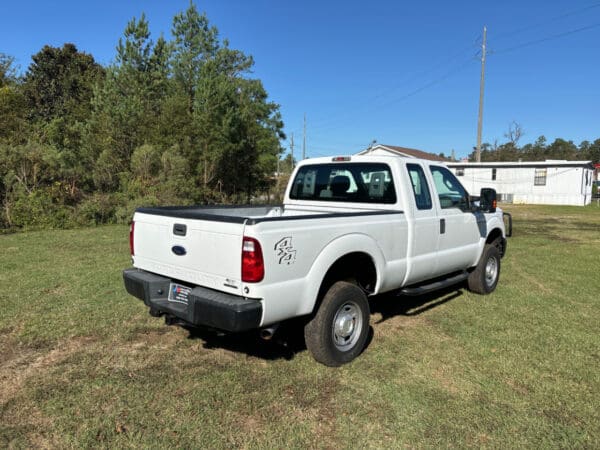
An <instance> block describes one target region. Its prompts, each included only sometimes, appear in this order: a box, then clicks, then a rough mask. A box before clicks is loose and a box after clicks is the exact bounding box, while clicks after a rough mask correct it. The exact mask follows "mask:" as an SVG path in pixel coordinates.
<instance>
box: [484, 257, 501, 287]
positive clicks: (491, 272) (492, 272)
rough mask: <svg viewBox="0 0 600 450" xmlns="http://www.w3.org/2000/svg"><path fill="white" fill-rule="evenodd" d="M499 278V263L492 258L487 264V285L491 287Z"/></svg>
mask: <svg viewBox="0 0 600 450" xmlns="http://www.w3.org/2000/svg"><path fill="white" fill-rule="evenodd" d="M497 276H498V261H496V258H490V259H488V260H487V263H486V264H485V284H487V285H488V286H491V285H493V284H494V282H495V281H496V277H497Z"/></svg>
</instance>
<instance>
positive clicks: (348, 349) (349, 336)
mask: <svg viewBox="0 0 600 450" xmlns="http://www.w3.org/2000/svg"><path fill="white" fill-rule="evenodd" d="M369 315H370V312H369V302H368V300H367V297H366V295H365V293H364V292H363V291H362V289H360V288H359V287H358V286H356V285H354V284H352V283H348V282H346V281H338V282H337V283H335V284H333V285H332V286H331V288H329V290H328V291H327V293H326V294H325V297H324V298H323V302H322V303H321V305H320V306H319V309H318V310H317V313H316V314H315V315H314V317H313V318H312V319H311V320H310V322H308V323H307V324H306V326H305V327H304V339H305V341H306V346H307V348H308V350H309V351H310V352H311V353H312V355H313V357H314V358H315V359H316V360H317V361H319V362H320V363H322V364H325V365H326V366H331V367H337V366H341V365H342V364H345V363H348V362H350V361H352V360H353V359H354V358H356V357H357V356H358V355H359V354H360V353H361V352H362V350H363V348H364V346H365V342H366V340H367V336H368V332H369Z"/></svg>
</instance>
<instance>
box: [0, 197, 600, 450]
mask: <svg viewBox="0 0 600 450" xmlns="http://www.w3.org/2000/svg"><path fill="white" fill-rule="evenodd" d="M509 211H510V212H512V213H513V216H514V237H513V238H512V239H510V241H509V246H508V254H507V256H506V258H505V259H504V260H503V266H502V274H501V279H500V284H499V286H498V289H497V290H496V292H495V293H494V294H492V295H490V296H487V297H480V296H477V295H473V294H471V293H469V292H467V291H466V290H464V289H454V290H450V291H446V292H444V293H442V294H437V295H435V296H429V297H427V298H418V299H414V298H409V299H403V298H395V297H393V296H384V297H380V298H376V299H374V300H373V301H372V310H373V314H372V316H371V326H372V328H373V338H372V340H371V341H370V343H369V345H368V347H367V348H366V350H365V352H364V353H363V355H361V356H360V357H359V358H358V359H357V360H356V361H354V362H353V363H352V364H349V365H346V366H343V367H341V368H338V369H331V368H327V367H324V366H322V365H319V364H317V363H315V362H314V361H313V360H312V358H311V357H310V355H309V354H308V352H307V351H306V350H305V349H304V348H303V347H302V345H301V343H300V342H299V338H300V337H301V336H300V334H299V333H294V332H293V331H292V330H288V331H286V330H283V331H282V333H283V337H284V338H285V337H286V336H288V340H289V342H288V345H287V346H285V345H283V344H282V343H279V342H263V341H260V340H259V339H258V338H257V337H256V336H255V335H254V334H247V335H237V336H227V337H218V336H214V335H211V334H206V333H196V334H190V333H189V332H188V331H186V330H184V329H182V328H178V327H167V326H165V325H164V324H163V321H162V320H161V319H155V318H152V317H150V316H149V315H148V313H147V311H146V308H145V307H144V305H143V304H142V302H140V301H138V300H136V299H134V298H133V297H130V296H129V295H127V293H126V292H125V290H124V288H123V283H122V278H121V270H122V269H123V268H126V267H128V266H129V265H130V259H129V254H128V241H127V240H128V235H127V228H126V227H122V226H106V227H98V228H87V229H80V230H67V231H40V232H27V233H19V234H12V235H2V236H0V306H1V310H0V447H2V448H6V447H8V448H22V447H52V448H56V447H60V448H63V447H92V446H93V447H111V448H112V447H135V448H140V447H143V448H159V447H166V446H175V447H188V448H232V447H242V448H254V447H265V448H267V447H271V448H272V447H277V448H284V447H294V448H305V447H319V448H360V447H374V448H381V447H387V448H392V447H393V448H398V447H409V448H413V447H414V448H424V447H440V446H441V447H495V448H500V447H502V448H505V447H509V448H515V447H527V448H540V447H560V448H565V447H579V448H599V447H600V408H599V405H600V334H599V332H600V208H598V207H596V205H595V204H594V205H592V206H590V207H586V208H578V207H532V206H511V207H510V208H509ZM294 336H296V339H293V337H294Z"/></svg>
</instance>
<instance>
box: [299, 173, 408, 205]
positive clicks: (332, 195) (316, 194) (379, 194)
mask: <svg viewBox="0 0 600 450" xmlns="http://www.w3.org/2000/svg"><path fill="white" fill-rule="evenodd" d="M290 198H291V199H293V200H312V201H324V202H356V203H385V204H393V203H396V191H395V189H394V180H393V178H392V172H391V170H390V168H389V166H388V165H387V164H382V163H335V164H314V165H306V166H302V167H301V168H300V169H299V170H298V172H297V173H296V177H295V178H294V183H293V184H292V189H291V192H290Z"/></svg>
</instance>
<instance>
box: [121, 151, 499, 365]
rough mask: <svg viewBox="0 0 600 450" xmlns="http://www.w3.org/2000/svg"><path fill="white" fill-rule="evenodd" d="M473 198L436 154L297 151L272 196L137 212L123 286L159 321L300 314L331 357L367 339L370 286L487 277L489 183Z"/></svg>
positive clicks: (322, 354) (211, 322) (310, 338)
mask: <svg viewBox="0 0 600 450" xmlns="http://www.w3.org/2000/svg"><path fill="white" fill-rule="evenodd" d="M473 200H474V198H473V197H470V196H469V194H468V193H467V192H466V190H465V189H464V188H463V186H462V185H461V184H460V182H459V181H458V179H457V178H456V177H455V176H454V175H453V174H452V173H451V172H450V171H449V170H448V169H447V168H446V167H445V166H444V165H443V163H434V162H431V161H425V160H419V159H412V158H400V157H394V156H389V157H386V156H352V157H347V156H346V157H333V158H317V159H309V160H305V161H302V162H301V163H300V164H299V165H298V166H297V168H296V170H295V171H294V173H293V175H292V177H291V178H290V183H289V185H288V187H287V189H286V192H285V200H284V203H283V205H279V206H254V207H213V206H208V207H160V208H139V209H137V210H136V212H135V215H134V217H133V222H132V224H131V231H130V249H131V256H132V259H133V266H134V268H131V269H126V270H125V271H124V272H123V277H124V281H125V286H126V289H127V291H128V292H129V293H130V294H132V295H134V296H135V297H138V298H139V299H141V300H143V301H144V303H145V304H146V305H147V306H148V307H149V308H150V313H151V314H152V315H153V316H156V317H158V316H161V315H165V319H166V321H167V323H169V324H172V323H178V324H183V325H186V326H196V327H208V328H212V329H215V330H221V331H228V332H238V331H244V330H250V329H260V330H261V335H262V336H263V337H264V338H269V337H271V336H272V334H273V333H274V332H275V330H276V328H277V326H278V325H279V324H280V323H281V322H283V321H285V320H288V319H291V318H295V317H299V316H305V317H306V325H305V331H304V335H305V340H306V345H307V347H308V349H309V351H310V352H311V353H312V355H313V356H314V358H315V359H316V360H317V361H319V362H321V363H323V364H326V365H329V366H338V365H341V364H343V363H347V362H349V361H351V360H352V359H354V358H355V357H356V356H358V355H359V354H360V353H361V351H362V349H363V347H364V345H365V341H366V339H367V335H368V330H369V316H370V312H369V302H368V300H367V297H368V296H372V295H375V294H380V293H383V292H388V291H392V290H398V291H400V292H401V293H403V294H406V295H417V294H421V293H425V292H429V291H432V290H435V289H440V288H443V287H446V286H449V285H452V284H458V283H465V282H466V283H467V285H468V287H469V289H470V290H472V291H474V292H477V293H480V294H488V293H490V292H492V291H493V290H494V289H495V288H496V284H497V283H498V279H499V275H500V259H501V257H502V256H503V255H504V253H505V251H506V232H505V226H504V221H503V213H502V211H501V210H500V209H497V208H496V193H495V191H494V190H493V189H482V192H481V196H480V199H479V202H474V201H473ZM399 301H401V296H400V297H399Z"/></svg>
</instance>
